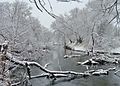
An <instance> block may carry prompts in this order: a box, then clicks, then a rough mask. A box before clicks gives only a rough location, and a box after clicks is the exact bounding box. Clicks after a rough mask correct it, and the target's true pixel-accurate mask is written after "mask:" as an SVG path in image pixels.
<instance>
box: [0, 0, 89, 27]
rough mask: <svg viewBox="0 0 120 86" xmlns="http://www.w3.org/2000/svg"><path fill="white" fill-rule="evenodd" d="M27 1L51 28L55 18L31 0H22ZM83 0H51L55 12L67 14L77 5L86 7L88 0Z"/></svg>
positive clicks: (33, 10)
mask: <svg viewBox="0 0 120 86" xmlns="http://www.w3.org/2000/svg"><path fill="white" fill-rule="evenodd" d="M0 1H1V2H3V1H4V2H5V1H8V2H13V1H15V0H0ZM20 1H25V2H27V3H29V5H30V6H31V7H32V8H33V9H32V15H33V16H34V17H36V18H38V19H39V21H40V23H41V24H42V25H44V26H45V27H48V28H50V24H51V23H52V22H53V21H54V19H53V18H52V17H51V16H49V15H48V14H47V13H46V12H43V13H41V12H40V11H39V10H38V9H37V8H36V7H35V5H34V3H30V2H29V0H20ZM31 1H32V0H31ZM44 1H45V2H46V5H45V6H46V8H47V9H48V10H50V7H49V5H48V0H44ZM81 1H82V2H80V3H78V2H73V1H72V2H58V1H57V0H50V2H51V4H52V7H53V11H52V12H53V13H54V14H56V15H60V14H65V13H68V12H69V11H70V10H71V9H73V8H75V7H79V8H83V7H85V4H86V3H87V2H88V0H81Z"/></svg>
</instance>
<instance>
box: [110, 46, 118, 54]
mask: <svg viewBox="0 0 120 86" xmlns="http://www.w3.org/2000/svg"><path fill="white" fill-rule="evenodd" d="M111 52H114V53H120V47H118V48H115V49H112V50H111Z"/></svg>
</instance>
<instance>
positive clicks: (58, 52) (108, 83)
mask: <svg viewBox="0 0 120 86" xmlns="http://www.w3.org/2000/svg"><path fill="white" fill-rule="evenodd" d="M63 56H64V50H63V49H62V48H60V47H56V49H55V50H54V51H53V55H52V57H51V59H50V62H51V63H52V64H51V65H50V66H49V68H48V69H50V70H63V71H65V70H72V71H76V72H84V71H85V70H86V68H85V67H83V66H76V59H66V60H65V59H64V58H63ZM87 58H89V57H87ZM83 59H85V58H80V59H79V60H83ZM107 67H108V66H105V67H102V68H103V69H106V68H107ZM35 71H36V72H35V73H34V74H39V73H40V72H39V71H38V70H37V69H36V70H35ZM31 83H32V86H120V77H118V76H115V75H114V74H113V72H110V74H109V75H108V76H91V77H88V78H80V79H74V80H72V81H65V80H63V79H59V80H57V81H56V82H55V83H54V84H53V83H52V80H49V79H46V78H37V79H33V80H31Z"/></svg>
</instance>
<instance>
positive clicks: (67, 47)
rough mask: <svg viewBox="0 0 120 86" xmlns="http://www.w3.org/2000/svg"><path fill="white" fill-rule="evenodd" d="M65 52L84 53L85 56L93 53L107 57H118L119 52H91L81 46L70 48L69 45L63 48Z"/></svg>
mask: <svg viewBox="0 0 120 86" xmlns="http://www.w3.org/2000/svg"><path fill="white" fill-rule="evenodd" d="M65 49H66V50H71V51H76V52H81V53H85V54H89V53H94V54H109V55H120V52H108V51H103V50H94V52H93V51H91V50H90V49H86V48H83V46H81V47H80V46H77V45H75V46H71V45H66V46H65Z"/></svg>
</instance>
